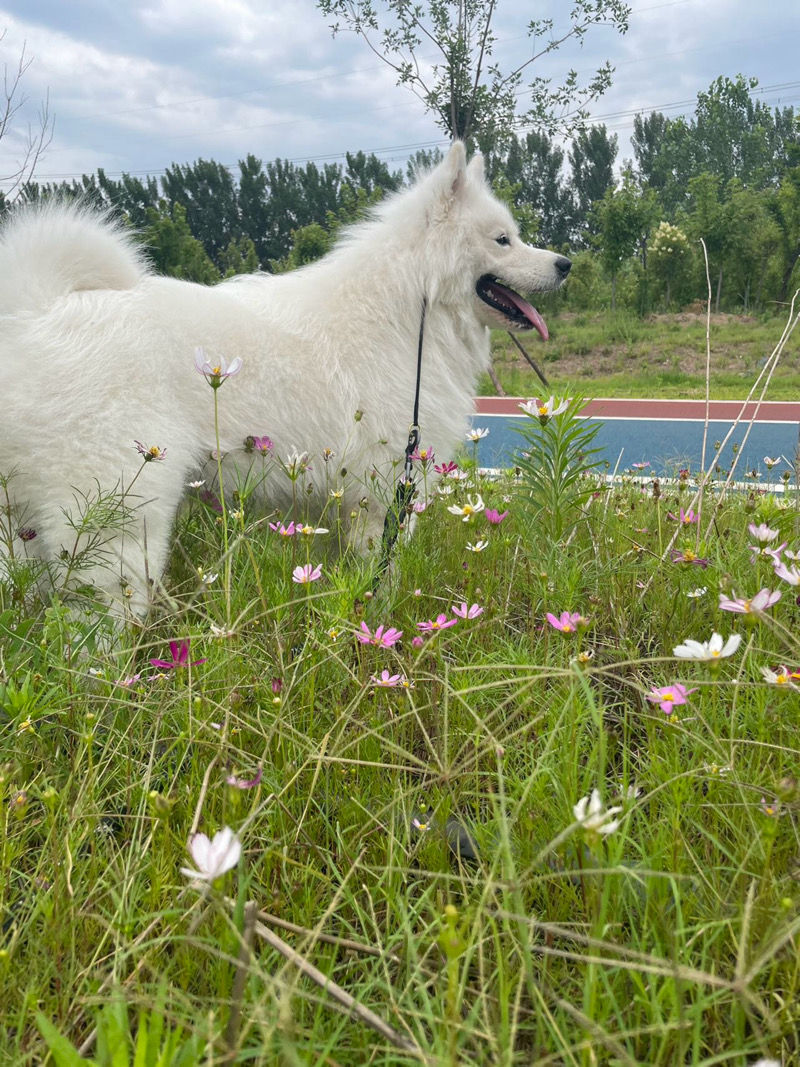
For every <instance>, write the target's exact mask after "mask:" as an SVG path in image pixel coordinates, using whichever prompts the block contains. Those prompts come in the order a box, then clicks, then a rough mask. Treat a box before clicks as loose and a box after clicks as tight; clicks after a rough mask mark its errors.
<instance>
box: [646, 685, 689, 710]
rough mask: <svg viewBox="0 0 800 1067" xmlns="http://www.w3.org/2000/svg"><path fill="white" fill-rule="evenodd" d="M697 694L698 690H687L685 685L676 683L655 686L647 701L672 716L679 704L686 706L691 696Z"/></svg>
mask: <svg viewBox="0 0 800 1067" xmlns="http://www.w3.org/2000/svg"><path fill="white" fill-rule="evenodd" d="M696 692H697V690H696V689H687V688H686V686H685V685H681V683H680V682H676V683H675V684H674V685H661V686H653V688H652V690H651V691H650V692H649V693H648V694H647V699H648V700H649V701H650V702H651V703H653V704H658V706H659V707H660V708H661V710H662V711H663V712H664V714H665V715H671V714H672V712H673V710H674V709H675V708H676V707H677V706H678V704H685V703H686V698H687V697H688V696H689V694H690V693H696Z"/></svg>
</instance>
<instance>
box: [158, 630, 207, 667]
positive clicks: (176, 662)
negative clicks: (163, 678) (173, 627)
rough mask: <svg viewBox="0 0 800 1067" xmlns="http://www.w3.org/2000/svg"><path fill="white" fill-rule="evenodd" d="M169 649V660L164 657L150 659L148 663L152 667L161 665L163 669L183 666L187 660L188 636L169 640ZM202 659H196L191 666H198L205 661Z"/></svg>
mask: <svg viewBox="0 0 800 1067" xmlns="http://www.w3.org/2000/svg"><path fill="white" fill-rule="evenodd" d="M169 650H170V652H171V653H172V659H171V660H165V659H151V660H150V663H151V665H152V666H153V667H161V668H162V670H165V671H173V670H177V668H178V667H185V666H186V665H187V663H188V660H189V638H188V637H187V638H186V639H185V640H184V641H181V642H178V641H170V643H169ZM205 662H206V661H205V660H204V659H196V660H194V662H193V663H192V664H191V666H192V667H199V666H200V664H201V663H205Z"/></svg>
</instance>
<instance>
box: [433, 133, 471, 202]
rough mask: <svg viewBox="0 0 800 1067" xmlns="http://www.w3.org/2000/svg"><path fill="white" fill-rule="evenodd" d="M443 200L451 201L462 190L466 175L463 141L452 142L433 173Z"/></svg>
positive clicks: (465, 152)
mask: <svg viewBox="0 0 800 1067" xmlns="http://www.w3.org/2000/svg"><path fill="white" fill-rule="evenodd" d="M433 173H434V175H435V176H436V178H437V186H438V189H439V192H440V195H441V196H442V198H443V199H444V200H452V199H453V197H456V196H458V194H459V193H460V192H461V190H462V189H463V188H464V182H465V180H466V175H467V150H466V148H464V142H463V141H453V144H452V147H451V148H450V151H449V152H448V153H447V155H446V156H445V157H444V159H443V160H442V162H441V163H440V164H439V166H438V167H437V168H436V170H435V171H434V172H433Z"/></svg>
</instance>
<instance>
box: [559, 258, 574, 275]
mask: <svg viewBox="0 0 800 1067" xmlns="http://www.w3.org/2000/svg"><path fill="white" fill-rule="evenodd" d="M556 270H557V271H558V273H559V274H560V275H561V277H562V278H566V276H567V275H568V274H569V272H570V271H571V270H572V260H571V259H567V257H566V256H559V257H558V259H557V260H556Z"/></svg>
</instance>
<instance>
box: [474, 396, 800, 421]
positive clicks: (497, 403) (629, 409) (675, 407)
mask: <svg viewBox="0 0 800 1067" xmlns="http://www.w3.org/2000/svg"><path fill="white" fill-rule="evenodd" d="M525 399H526V398H525V397H518V396H479V397H476V399H475V411H476V413H477V414H478V415H519V414H520V411H519V405H520V404H521V403H523V402H524V400H525ZM755 410H756V404H755V403H754V402H752V401H751V402H750V403H749V404H746V405H745V409H744V412H743V413H742V415H741V418H743V419H744V420H745V421H746V422H749V421H750V419H751V418H752V417H753V415H754V413H755ZM741 411H742V402H741V401H740V400H712V401H711V403H710V404H709V418H711V419H721V420H723V421H729V422H733V421H734V419H736V418H737V417H738V416H739V415H740V412H741ZM583 414H584V415H587V416H599V417H602V416H604V415H605V416H606V417H608V418H617V419H620V418H625V419H704V418H705V415H706V402H705V400H643V399H629V400H615V399H613V398H611V397H602V398H600V399H598V400H590V401H589V403H588V404H587V405H586V407H585V408H584V409H583ZM756 422H798V423H800V403H797V402H795V401H791V400H767V401H764V403H762V404H761V406H760V407H759V409H758V416H757V418H756Z"/></svg>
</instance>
